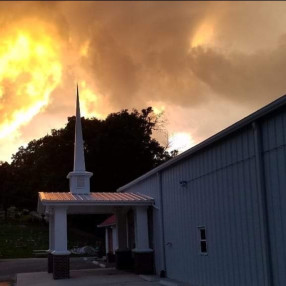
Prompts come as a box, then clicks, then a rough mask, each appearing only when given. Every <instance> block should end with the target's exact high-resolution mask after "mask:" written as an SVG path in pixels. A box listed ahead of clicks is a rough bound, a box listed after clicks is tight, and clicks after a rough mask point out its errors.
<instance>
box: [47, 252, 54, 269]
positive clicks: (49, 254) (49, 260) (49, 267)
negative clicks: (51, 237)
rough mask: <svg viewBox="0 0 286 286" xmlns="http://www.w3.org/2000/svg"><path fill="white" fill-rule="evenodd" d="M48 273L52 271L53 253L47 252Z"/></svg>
mask: <svg viewBox="0 0 286 286" xmlns="http://www.w3.org/2000/svg"><path fill="white" fill-rule="evenodd" d="M48 273H53V255H52V254H51V253H50V252H48Z"/></svg>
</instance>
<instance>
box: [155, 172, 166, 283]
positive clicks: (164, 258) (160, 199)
mask: <svg viewBox="0 0 286 286" xmlns="http://www.w3.org/2000/svg"><path fill="white" fill-rule="evenodd" d="M157 177H158V183H159V202H160V210H161V212H160V228H161V252H162V256H161V259H162V265H163V269H161V270H160V277H162V278H164V277H166V270H167V267H166V251H165V226H164V203H163V188H162V173H161V172H158V173H157Z"/></svg>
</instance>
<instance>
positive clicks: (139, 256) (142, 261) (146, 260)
mask: <svg viewBox="0 0 286 286" xmlns="http://www.w3.org/2000/svg"><path fill="white" fill-rule="evenodd" d="M134 271H135V273H136V274H153V273H154V254H153V251H148V252H139V251H134Z"/></svg>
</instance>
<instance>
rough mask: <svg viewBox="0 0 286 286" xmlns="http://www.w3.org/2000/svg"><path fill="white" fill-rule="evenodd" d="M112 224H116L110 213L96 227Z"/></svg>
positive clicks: (113, 216)
mask: <svg viewBox="0 0 286 286" xmlns="http://www.w3.org/2000/svg"><path fill="white" fill-rule="evenodd" d="M112 225H116V217H115V215H112V216H110V217H108V218H107V219H106V220H105V221H103V222H102V223H101V224H99V225H98V226H97V227H107V226H112Z"/></svg>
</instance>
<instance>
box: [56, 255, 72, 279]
mask: <svg viewBox="0 0 286 286" xmlns="http://www.w3.org/2000/svg"><path fill="white" fill-rule="evenodd" d="M53 278H54V279H65V278H70V256H69V255H53Z"/></svg>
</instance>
